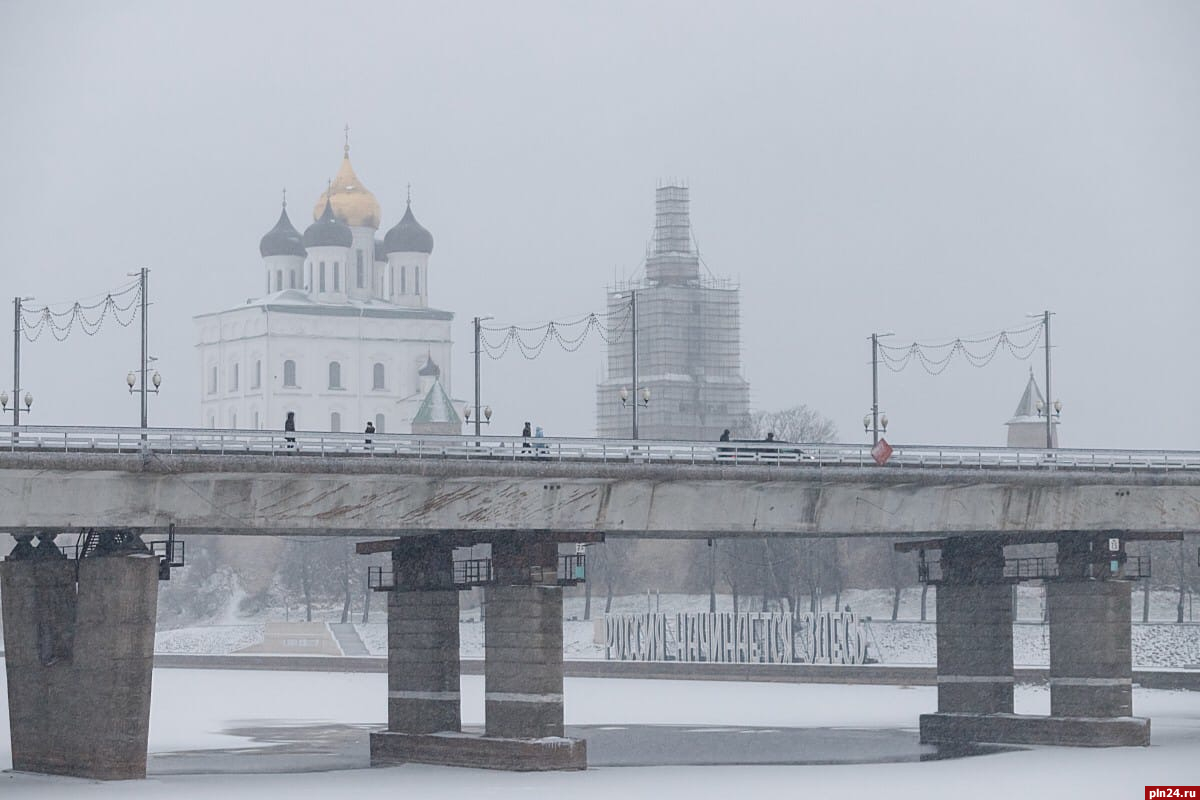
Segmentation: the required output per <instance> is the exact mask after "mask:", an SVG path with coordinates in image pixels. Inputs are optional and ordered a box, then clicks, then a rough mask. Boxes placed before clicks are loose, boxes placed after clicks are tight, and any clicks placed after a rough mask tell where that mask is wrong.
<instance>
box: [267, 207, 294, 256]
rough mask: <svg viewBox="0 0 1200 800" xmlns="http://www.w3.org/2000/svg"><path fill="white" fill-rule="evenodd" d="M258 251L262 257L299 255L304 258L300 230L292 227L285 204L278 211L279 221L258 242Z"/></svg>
mask: <svg viewBox="0 0 1200 800" xmlns="http://www.w3.org/2000/svg"><path fill="white" fill-rule="evenodd" d="M258 252H259V253H260V254H261V255H262V257H263V258H266V257H267V256H300V257H301V258H304V255H305V253H304V243H303V242H302V241H301V239H300V231H298V230H296V229H295V228H294V227H292V221H291V220H290V219H288V215H287V204H284V206H283V210H282V211H280V212H279V222H276V223H275V227H274V228H271V230H269V231H267V233H266V235H265V236H263V237H262V239H261V240H260V241H259V243H258Z"/></svg>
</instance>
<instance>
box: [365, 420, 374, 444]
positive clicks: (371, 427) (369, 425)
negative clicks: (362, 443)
mask: <svg viewBox="0 0 1200 800" xmlns="http://www.w3.org/2000/svg"><path fill="white" fill-rule="evenodd" d="M363 433H366V434H367V449H368V450H370V449H371V436H370V434H372V433H375V423H374V422H371V420H367V429H366V430H365V431H363Z"/></svg>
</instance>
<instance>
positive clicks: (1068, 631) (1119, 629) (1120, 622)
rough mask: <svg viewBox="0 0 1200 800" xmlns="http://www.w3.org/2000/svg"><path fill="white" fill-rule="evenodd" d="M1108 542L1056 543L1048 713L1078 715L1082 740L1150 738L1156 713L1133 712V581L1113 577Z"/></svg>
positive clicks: (1049, 603) (1050, 589)
mask: <svg viewBox="0 0 1200 800" xmlns="http://www.w3.org/2000/svg"><path fill="white" fill-rule="evenodd" d="M1118 541H1120V540H1119V539H1118ZM1104 546H1105V542H1104V541H1103V540H1099V539H1094V538H1092V537H1084V536H1077V537H1072V538H1070V539H1066V540H1063V541H1060V542H1059V543H1058V579H1057V580H1054V581H1050V582H1048V583H1047V584H1046V611H1047V616H1048V617H1049V623H1050V716H1051V717H1052V718H1054V717H1060V718H1065V719H1070V720H1073V721H1074V724H1075V725H1076V727H1078V728H1079V733H1078V734H1077V737H1076V738H1077V739H1078V740H1079V742H1078V743H1080V744H1097V745H1142V746H1146V745H1149V744H1150V720H1149V719H1147V718H1142V717H1134V716H1133V645H1132V630H1131V620H1130V584H1129V583H1128V582H1127V581H1123V580H1114V579H1111V578H1110V575H1111V572H1110V571H1109V570H1108V569H1107V564H1106V563H1105V562H1104V559H1105V558H1106V556H1107V553H1106V551H1105V547H1104ZM1114 557H1116V556H1115V555H1114Z"/></svg>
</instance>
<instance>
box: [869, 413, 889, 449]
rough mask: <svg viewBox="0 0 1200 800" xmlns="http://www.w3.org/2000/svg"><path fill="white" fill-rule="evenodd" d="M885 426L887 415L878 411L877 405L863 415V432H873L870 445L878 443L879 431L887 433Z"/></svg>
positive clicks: (886, 424)
mask: <svg viewBox="0 0 1200 800" xmlns="http://www.w3.org/2000/svg"><path fill="white" fill-rule="evenodd" d="M872 423H873V424H872ZM887 426H888V415H887V414H886V413H880V412H879V408H878V406H875V407H872V409H871V413H870V414H866V415H865V416H864V417H863V433H873V435H874V441H873V442H872V445H875V444H878V443H879V435H880V434H881V433H887Z"/></svg>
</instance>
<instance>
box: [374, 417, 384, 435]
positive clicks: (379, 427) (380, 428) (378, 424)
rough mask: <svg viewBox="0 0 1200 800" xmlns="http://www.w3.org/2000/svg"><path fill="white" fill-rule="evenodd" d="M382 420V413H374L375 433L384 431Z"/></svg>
mask: <svg viewBox="0 0 1200 800" xmlns="http://www.w3.org/2000/svg"><path fill="white" fill-rule="evenodd" d="M383 422H384V419H383V414H376V415H375V432H376V433H384V429H383Z"/></svg>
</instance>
